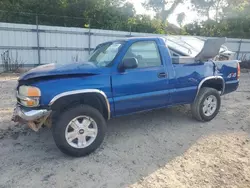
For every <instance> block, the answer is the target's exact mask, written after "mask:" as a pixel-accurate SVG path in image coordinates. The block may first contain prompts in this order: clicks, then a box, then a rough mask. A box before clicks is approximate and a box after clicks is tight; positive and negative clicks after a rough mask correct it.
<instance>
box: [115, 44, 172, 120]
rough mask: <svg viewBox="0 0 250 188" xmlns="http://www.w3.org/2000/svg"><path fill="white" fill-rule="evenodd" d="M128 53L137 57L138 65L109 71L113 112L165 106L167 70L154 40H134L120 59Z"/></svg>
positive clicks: (128, 111) (167, 98) (120, 113)
mask: <svg viewBox="0 0 250 188" xmlns="http://www.w3.org/2000/svg"><path fill="white" fill-rule="evenodd" d="M131 57H134V58H136V59H137V60H138V67H137V68H134V69H127V70H125V71H124V72H119V71H118V70H117V72H116V73H115V74H113V75H112V86H113V97H114V103H115V115H116V116H120V115H125V114H130V113H135V112H139V111H144V110H150V109H154V108H160V107H164V106H166V105H167V103H168V101H169V91H170V90H169V88H168V79H167V71H166V68H165V66H164V65H163V63H162V61H161V56H160V53H159V49H158V46H157V43H156V41H154V40H150V41H148V40H146V41H138V42H134V43H133V44H131V46H130V47H129V48H128V50H127V52H126V54H125V56H124V57H123V60H124V59H126V58H131ZM120 63H122V62H120Z"/></svg>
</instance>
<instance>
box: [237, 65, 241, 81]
mask: <svg viewBox="0 0 250 188" xmlns="http://www.w3.org/2000/svg"><path fill="white" fill-rule="evenodd" d="M239 78H240V63H238V67H237V79H239Z"/></svg>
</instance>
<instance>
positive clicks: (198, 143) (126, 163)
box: [0, 73, 250, 188]
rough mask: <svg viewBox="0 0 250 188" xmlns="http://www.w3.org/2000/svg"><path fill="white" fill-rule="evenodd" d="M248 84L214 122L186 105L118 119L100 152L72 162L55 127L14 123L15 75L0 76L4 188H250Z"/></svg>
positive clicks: (0, 182) (0, 179)
mask: <svg viewBox="0 0 250 188" xmlns="http://www.w3.org/2000/svg"><path fill="white" fill-rule="evenodd" d="M249 81H250V75H249V74H248V73H244V74H242V78H241V86H240V88H239V89H238V91H237V92H234V93H232V94H230V95H226V96H223V97H222V98H223V100H222V108H221V111H220V113H219V115H218V116H217V117H216V119H214V120H213V121H211V122H209V123H200V122H197V121H195V120H193V119H192V118H191V114H190V110H189V107H188V106H180V107H175V108H171V109H163V110H155V111H153V112H149V113H143V114H136V115H132V116H128V117H122V118H117V119H113V120H111V121H109V123H108V133H107V137H106V139H105V141H104V144H103V145H102V146H101V148H100V149H98V150H97V151H96V152H94V153H93V154H91V155H89V156H87V157H85V158H71V157H68V156H65V155H63V154H62V153H61V152H59V150H58V149H57V147H56V146H55V144H54V142H53V139H52V134H51V132H50V130H48V129H42V130H41V131H40V132H38V133H35V132H32V131H31V130H29V129H27V128H26V126H24V125H23V126H15V124H14V123H11V122H10V118H11V113H12V110H13V107H14V104H15V98H14V88H15V86H16V76H11V77H10V76H7V75H5V76H0V91H1V93H0V187H1V188H2V187H6V188H8V187H44V188H47V187H48V188H52V187H66V188H70V187H87V188H89V187H90V188H91V187H93V188H96V187H102V188H105V187H111V188H113V187H114V188H117V187H132V188H142V187H152V188H157V187H173V188H175V187H192V188H193V187H240V188H242V187H250V143H249V133H250V127H249V124H250V114H249V108H250V84H249Z"/></svg>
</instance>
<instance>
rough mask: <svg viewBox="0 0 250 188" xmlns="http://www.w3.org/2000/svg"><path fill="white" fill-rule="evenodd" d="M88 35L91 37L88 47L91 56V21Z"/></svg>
mask: <svg viewBox="0 0 250 188" xmlns="http://www.w3.org/2000/svg"><path fill="white" fill-rule="evenodd" d="M88 35H89V41H88V42H89V46H88V48H89V54H90V51H91V29H90V20H89V33H88Z"/></svg>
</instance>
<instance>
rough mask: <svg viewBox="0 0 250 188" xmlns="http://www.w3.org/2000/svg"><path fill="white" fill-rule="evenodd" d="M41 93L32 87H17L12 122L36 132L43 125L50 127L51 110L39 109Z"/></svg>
mask: <svg viewBox="0 0 250 188" xmlns="http://www.w3.org/2000/svg"><path fill="white" fill-rule="evenodd" d="M40 97H41V91H40V89H39V88H37V87H34V86H27V85H21V86H18V87H17V91H16V98H17V105H16V108H15V109H14V112H13V116H12V121H14V122H19V123H27V124H28V126H29V127H30V128H31V129H32V130H34V131H36V132H37V131H38V130H39V129H40V128H41V127H42V126H43V125H47V126H50V125H51V123H50V118H49V117H50V115H51V110H49V109H43V108H41V107H40V104H39V101H40Z"/></svg>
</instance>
